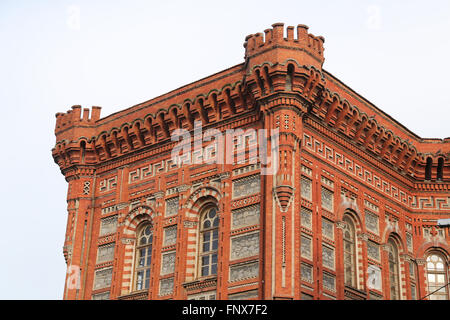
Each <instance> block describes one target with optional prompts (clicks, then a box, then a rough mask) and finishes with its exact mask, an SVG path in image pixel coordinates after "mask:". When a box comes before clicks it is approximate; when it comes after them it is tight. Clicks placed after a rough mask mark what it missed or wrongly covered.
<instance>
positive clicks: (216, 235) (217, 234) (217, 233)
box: [213, 229, 219, 239]
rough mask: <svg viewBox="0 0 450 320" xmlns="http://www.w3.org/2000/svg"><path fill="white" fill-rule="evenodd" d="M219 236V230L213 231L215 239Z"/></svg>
mask: <svg viewBox="0 0 450 320" xmlns="http://www.w3.org/2000/svg"><path fill="white" fill-rule="evenodd" d="M218 238H219V230H217V229H216V230H214V231H213V239H218Z"/></svg>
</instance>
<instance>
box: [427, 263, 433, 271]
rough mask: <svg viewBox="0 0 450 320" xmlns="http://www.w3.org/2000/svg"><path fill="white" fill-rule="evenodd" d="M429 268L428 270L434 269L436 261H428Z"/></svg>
mask: <svg viewBox="0 0 450 320" xmlns="http://www.w3.org/2000/svg"><path fill="white" fill-rule="evenodd" d="M427 269H428V270H434V263H433V262H427Z"/></svg>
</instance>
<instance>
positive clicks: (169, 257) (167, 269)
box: [161, 251, 175, 275]
mask: <svg viewBox="0 0 450 320" xmlns="http://www.w3.org/2000/svg"><path fill="white" fill-rule="evenodd" d="M161 260H162V261H161V275H165V274H170V273H174V272H175V251H170V252H167V253H163V254H162V259H161Z"/></svg>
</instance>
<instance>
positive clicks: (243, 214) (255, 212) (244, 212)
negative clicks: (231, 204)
mask: <svg viewBox="0 0 450 320" xmlns="http://www.w3.org/2000/svg"><path fill="white" fill-rule="evenodd" d="M231 214H232V223H231V228H232V229H239V228H243V227H248V226H254V225H258V224H259V204H255V205H252V206H248V207H244V208H240V209H236V210H232V211H231Z"/></svg>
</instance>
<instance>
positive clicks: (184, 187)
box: [178, 184, 191, 192]
mask: <svg viewBox="0 0 450 320" xmlns="http://www.w3.org/2000/svg"><path fill="white" fill-rule="evenodd" d="M190 188H191V186H190V185H187V184H182V185H181V186H178V192H186V191H188V190H189V189H190Z"/></svg>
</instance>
